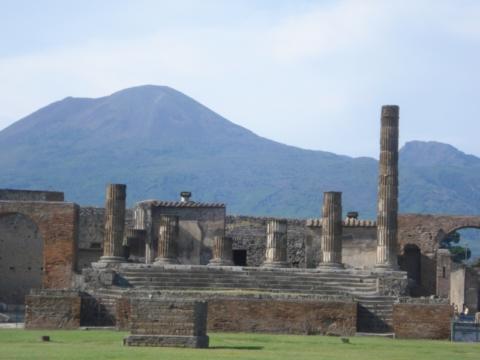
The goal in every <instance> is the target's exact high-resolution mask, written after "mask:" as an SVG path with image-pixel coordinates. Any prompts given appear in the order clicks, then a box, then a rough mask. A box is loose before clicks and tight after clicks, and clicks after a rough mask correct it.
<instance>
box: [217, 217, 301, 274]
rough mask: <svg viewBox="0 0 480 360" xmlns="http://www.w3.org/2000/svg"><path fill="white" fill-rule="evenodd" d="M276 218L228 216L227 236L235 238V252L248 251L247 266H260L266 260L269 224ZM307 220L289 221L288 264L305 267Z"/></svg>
mask: <svg viewBox="0 0 480 360" xmlns="http://www.w3.org/2000/svg"><path fill="white" fill-rule="evenodd" d="M272 219H274V218H271V217H254V216H227V218H226V236H230V237H232V238H233V250H246V251H247V266H260V265H262V263H263V262H264V260H265V249H266V245H267V223H268V221H270V220H272ZM305 223H306V221H305V220H298V219H287V263H288V264H289V265H290V266H291V267H300V268H302V267H305V242H306V236H307V230H308V229H307V228H306V226H305Z"/></svg>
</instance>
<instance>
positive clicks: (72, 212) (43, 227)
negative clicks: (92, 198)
mask: <svg viewBox="0 0 480 360" xmlns="http://www.w3.org/2000/svg"><path fill="white" fill-rule="evenodd" d="M15 213H19V214H23V215H25V216H26V217H28V218H30V219H31V220H32V221H33V222H34V223H35V224H36V225H37V226H38V229H39V233H40V236H41V238H42V239H43V276H42V285H43V287H45V288H57V289H65V288H69V287H70V286H71V284H72V278H73V273H74V269H75V263H76V252H77V239H78V214H79V207H78V205H76V204H72V203H65V202H48V201H31V202H30V201H0V216H3V215H7V214H15Z"/></svg>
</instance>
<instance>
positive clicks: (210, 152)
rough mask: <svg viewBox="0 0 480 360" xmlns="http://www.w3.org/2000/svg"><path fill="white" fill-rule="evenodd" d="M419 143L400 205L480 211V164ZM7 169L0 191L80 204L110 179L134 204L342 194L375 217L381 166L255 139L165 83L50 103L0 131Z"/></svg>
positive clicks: (286, 204)
mask: <svg viewBox="0 0 480 360" xmlns="http://www.w3.org/2000/svg"><path fill="white" fill-rule="evenodd" d="M422 144H423V143H413V144H407V146H405V148H404V149H402V152H401V164H400V166H401V179H400V181H401V199H400V205H401V206H400V207H401V210H402V211H427V212H431V211H432V210H436V211H435V212H438V211H439V210H440V209H441V210H442V211H444V212H455V213H475V212H478V210H480V207H479V205H477V204H480V202H479V201H475V199H476V196H477V195H475V196H472V194H466V193H467V191H468V192H469V191H474V192H475V194H480V191H479V189H478V186H476V184H480V181H478V180H480V179H479V178H480V176H479V175H478V174H480V171H478V168H475V169H477V170H476V172H475V173H473V172H468V171H467V170H466V169H471V168H472V164H478V162H480V160H479V159H477V158H475V157H472V156H470V157H469V156H468V155H465V154H463V153H461V152H458V151H457V150H456V149H454V148H452V149H450V148H449V149H447V150H445V153H443V154H442V155H441V157H440V159H446V158H447V154H450V153H453V152H455V151H456V152H458V154H457V153H455V154H456V155H455V156H457V157H455V156H453V155H452V158H451V159H452V162H453V163H454V165H448V164H446V163H442V162H441V161H433V160H432V157H434V156H435V154H437V152H438V150H434V151H433V152H432V151H430V150H429V149H430V148H431V146H430V145H429V144H426V145H425V148H422V146H423V145H422ZM419 148H420V149H419ZM442 149H443V148H442ZM420 152H421V153H422V154H423V155H422V157H419V156H415V155H414V154H415V153H420ZM412 153H413V155H412ZM432 154H433V155H432ZM430 165H431V166H430ZM0 166H1V168H2V172H1V174H0V187H15V188H26V189H56V190H62V191H65V193H66V197H67V199H68V200H70V201H75V202H78V203H80V204H84V205H87V204H95V205H101V204H103V201H104V189H105V184H106V183H108V182H121V183H127V184H128V190H127V191H128V202H129V204H132V203H134V202H135V201H139V200H143V199H147V198H161V199H176V198H177V197H178V193H179V192H180V191H182V190H191V191H192V192H193V194H194V198H195V200H205V201H219V202H226V203H227V206H228V211H229V212H231V213H244V214H257V215H279V216H299V217H313V216H318V215H319V211H320V205H321V201H322V193H323V192H324V191H328V190H339V191H343V205H344V206H343V207H344V210H345V211H349V210H357V211H359V212H360V213H361V215H362V216H364V217H372V216H374V214H375V199H376V182H377V178H376V176H377V162H376V160H374V159H371V158H350V157H347V156H339V155H335V154H332V153H328V152H323V151H310V150H303V149H299V148H295V147H292V146H287V145H283V144H280V143H277V142H274V141H271V140H268V139H265V138H262V137H259V136H257V135H255V134H254V133H252V132H251V131H248V130H247V129H244V128H242V127H240V126H238V125H235V124H233V123H231V122H229V121H228V120H226V119H224V118H222V117H221V116H219V115H218V114H216V113H214V112H213V111H211V110H209V109H208V108H206V107H204V106H203V105H201V104H199V103H198V102H196V101H195V100H193V99H191V98H189V97H188V96H186V95H184V94H182V93H180V92H178V91H176V90H174V89H171V88H168V87H163V86H151V85H149V86H140V87H135V88H130V89H126V90H122V91H119V92H117V93H114V94H112V95H110V96H106V97H102V98H98V99H82V98H66V99H64V100H61V101H58V102H56V103H53V104H50V105H48V106H46V107H44V108H42V109H40V110H38V111H36V112H35V113H33V114H31V115H29V116H27V117H25V118H23V119H21V120H19V121H18V122H16V123H14V124H13V125H11V126H10V127H8V128H6V129H4V130H3V131H1V132H0ZM475 166H478V165H475ZM475 166H473V167H475ZM459 184H460V185H459ZM463 190H467V191H463Z"/></svg>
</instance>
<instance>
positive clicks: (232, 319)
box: [208, 299, 357, 336]
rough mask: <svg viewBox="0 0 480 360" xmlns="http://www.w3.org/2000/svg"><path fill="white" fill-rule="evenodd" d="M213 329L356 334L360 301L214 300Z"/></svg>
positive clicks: (211, 302)
mask: <svg viewBox="0 0 480 360" xmlns="http://www.w3.org/2000/svg"><path fill="white" fill-rule="evenodd" d="M208 314H209V315H208V329H209V330H212V331H234V332H266V333H283V334H322V335H345V336H350V335H354V334H355V332H356V326H357V325H356V324H357V303H356V302H341V301H321V300H318V301H315V300H302V299H297V300H294V299H292V300H278V299H277V300H276V299H213V300H209V301H208Z"/></svg>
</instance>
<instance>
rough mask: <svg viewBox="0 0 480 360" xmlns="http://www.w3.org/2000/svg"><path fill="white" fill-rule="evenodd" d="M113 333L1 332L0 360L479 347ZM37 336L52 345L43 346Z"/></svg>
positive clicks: (474, 347)
mask: <svg viewBox="0 0 480 360" xmlns="http://www.w3.org/2000/svg"><path fill="white" fill-rule="evenodd" d="M126 334H127V333H125V332H116V331H82V330H78V331H61V330H58V331H46V330H44V331H32V330H0V359H1V360H6V359H25V360H27V359H28V360H36V359H48V360H55V359H62V360H64V359H68V360H75V359H92V360H99V359H135V360H137V359H178V360H181V359H188V360H195V359H255V360H261V359H272V360H273V359H289V360H302V359H332V360H333V359H335V360H336V359H349V360H350V359H354V360H363V359H365V360H374V359H382V360H386V359H393V360H394V359H408V360H420V359H434V360H442V359H445V360H458V359H472V360H473V359H475V360H479V359H480V344H478V343H477V344H466V343H450V342H448V341H424V340H393V339H384V338H365V337H352V338H350V344H343V343H342V342H341V341H340V338H338V337H327V336H294V335H265V334H225V333H210V334H209V335H210V349H198V350H196V349H176V348H142V347H125V346H123V345H122V339H123V337H124V336H125V335H126ZM41 335H49V336H50V338H51V342H49V343H42V342H41V341H40V336H41Z"/></svg>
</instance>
